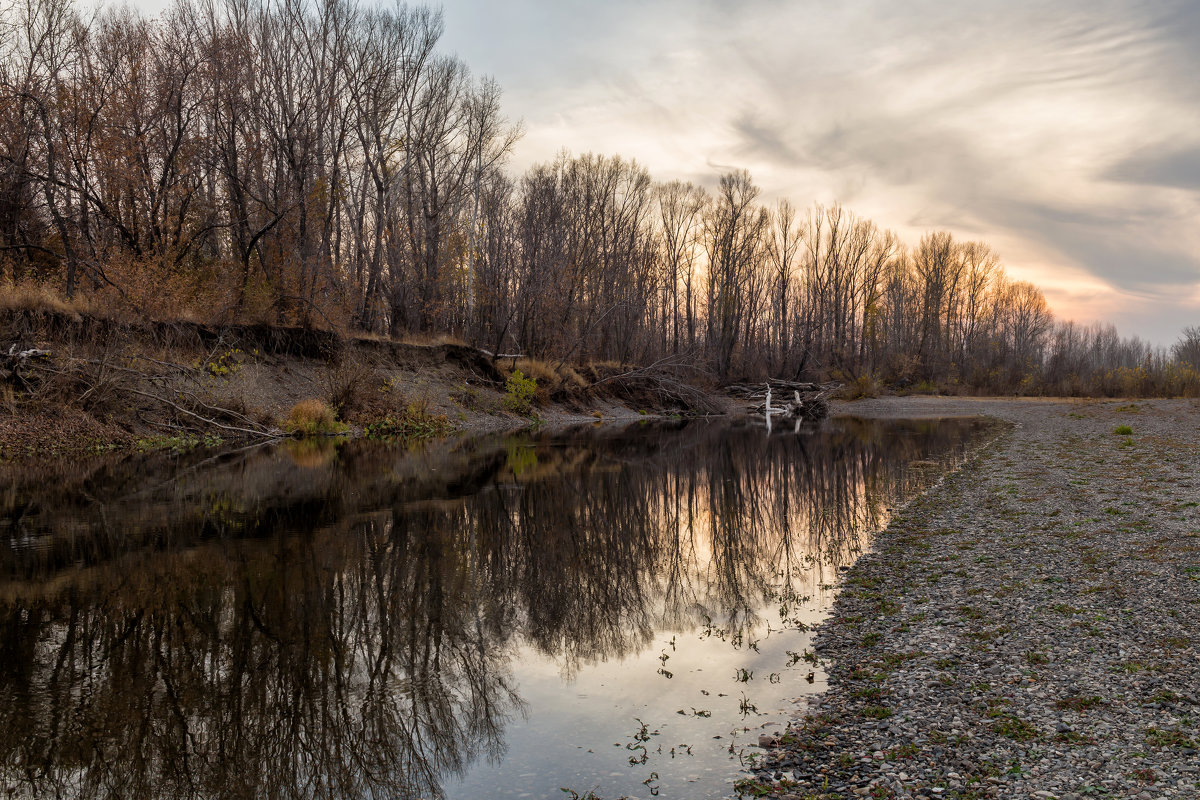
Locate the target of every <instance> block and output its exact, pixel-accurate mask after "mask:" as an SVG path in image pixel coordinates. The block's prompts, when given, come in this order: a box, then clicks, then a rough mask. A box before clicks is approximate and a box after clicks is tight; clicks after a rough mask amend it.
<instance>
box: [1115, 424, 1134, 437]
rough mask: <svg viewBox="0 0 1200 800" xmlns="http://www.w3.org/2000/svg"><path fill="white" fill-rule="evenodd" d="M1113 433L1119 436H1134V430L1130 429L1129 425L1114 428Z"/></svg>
mask: <svg viewBox="0 0 1200 800" xmlns="http://www.w3.org/2000/svg"><path fill="white" fill-rule="evenodd" d="M1113 433H1115V434H1116V435H1117V436H1132V435H1133V428H1131V427H1129V426H1128V425H1118V426H1117V427H1115V428H1113Z"/></svg>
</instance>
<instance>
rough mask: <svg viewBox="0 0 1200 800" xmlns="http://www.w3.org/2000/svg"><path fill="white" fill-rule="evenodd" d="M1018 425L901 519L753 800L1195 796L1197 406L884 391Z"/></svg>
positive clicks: (1199, 708)
mask: <svg viewBox="0 0 1200 800" xmlns="http://www.w3.org/2000/svg"><path fill="white" fill-rule="evenodd" d="M840 410H842V411H844V412H848V413H854V414H857V415H865V416H898V417H912V416H951V415H959V414H985V415H988V416H992V417H996V418H998V419H1001V420H1005V421H1007V422H1009V423H1011V426H1009V427H1006V429H1005V430H1004V431H1003V432H1001V433H1000V434H999V435H998V436H997V437H996V438H995V439H994V440H992V442H991V443H990V444H988V445H986V446H985V447H983V448H981V450H980V451H979V452H977V454H976V455H975V456H974V457H973V458H972V459H971V460H970V461H969V462H968V463H967V464H966V465H965V466H964V467H963V468H961V469H960V470H958V471H957V472H955V473H954V474H952V475H950V476H948V477H947V478H946V479H945V481H944V482H943V483H942V484H940V485H939V486H937V487H935V488H934V489H932V490H931V491H930V492H928V493H927V494H926V495H924V496H923V497H921V498H919V499H918V500H916V501H914V502H913V503H912V504H911V505H909V506H908V507H906V508H905V509H903V510H902V511H901V512H899V513H898V514H897V515H896V516H895V517H894V519H893V521H892V523H891V524H890V525H889V527H888V528H887V530H886V531H884V532H883V533H881V534H880V535H879V536H878V538H877V540H876V546H875V550H874V551H873V552H872V553H870V554H869V555H867V556H864V557H863V558H862V559H861V560H860V561H859V562H858V563H857V565H856V566H855V567H854V568H853V570H852V571H851V572H850V573H849V574H848V575H847V576H846V578H845V582H844V586H843V589H842V591H841V593H840V595H839V598H838V600H837V603H836V605H835V609H834V612H833V615H832V617H831V618H830V620H829V621H828V622H827V623H826V624H825V625H824V627H823V629H822V631H821V632H820V635H819V638H818V640H817V641H818V646H819V655H820V657H821V659H822V662H823V663H824V665H825V667H826V669H827V670H828V671H829V681H830V689H829V690H828V692H827V693H826V694H825V695H824V696H823V697H822V699H821V701H820V703H819V704H818V705H817V706H815V707H810V708H809V709H808V713H807V714H806V716H805V717H804V718H803V719H801V720H798V721H797V722H796V723H795V724H794V725H793V726H792V727H791V729H790V730H789V731H788V733H787V734H786V735H784V736H783V737H781V738H780V740H779V741H778V742H776V743H775V744H774V746H772V747H770V748H768V752H767V757H766V758H765V760H764V762H763V763H762V767H761V769H760V770H759V771H758V776H757V777H758V780H757V782H756V784H755V786H753V787H752V788H753V789H754V791H755V793H756V794H758V796H771V797H784V798H800V797H803V798H840V797H847V798H849V797H860V796H861V797H905V798H907V797H951V798H980V797H1034V798H1062V799H1063V800H1067V798H1083V797H1093V796H1104V797H1142V798H1149V797H1195V796H1197V795H1198V794H1200V754H1198V748H1200V744H1198V743H1200V692H1198V690H1197V687H1198V686H1200V613H1198V612H1200V508H1198V506H1197V500H1200V496H1198V493H1197V481H1198V478H1197V475H1200V404H1198V403H1197V402H1195V401H1166V400H1153V401H1140V402H1137V403H1128V402H1123V401H1107V402H1099V401H1074V402H1071V401H1062V402H1047V401H1003V400H999V401H998V400H968V399H962V400H960V399H944V400H943V399H938V398H903V399H902V398H894V399H890V400H871V401H864V402H860V403H852V404H846V405H843V406H842V407H841V409H840Z"/></svg>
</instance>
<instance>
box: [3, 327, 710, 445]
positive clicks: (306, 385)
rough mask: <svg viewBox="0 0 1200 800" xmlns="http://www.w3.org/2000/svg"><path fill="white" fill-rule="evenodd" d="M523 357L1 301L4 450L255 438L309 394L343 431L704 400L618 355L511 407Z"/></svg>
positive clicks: (506, 423)
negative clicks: (595, 370)
mask: <svg viewBox="0 0 1200 800" xmlns="http://www.w3.org/2000/svg"><path fill="white" fill-rule="evenodd" d="M22 353H24V354H26V355H25V356H24V357H22V356H21V355H20V354H22ZM519 366H520V364H519V362H515V361H514V362H512V363H508V362H507V361H506V362H504V363H499V364H497V363H493V361H492V360H491V359H490V358H489V357H487V356H486V355H485V354H484V353H482V352H481V351H479V350H476V349H474V348H471V347H465V346H463V345H459V344H454V343H430V344H420V343H402V342H395V341H391V340H384V339H374V338H345V337H339V336H337V335H334V334H332V333H329V332H325V331H314V330H306V329H301V328H275V327H270V326H265V325H227V326H221V327H212V326H206V325H201V324H196V323H188V322H177V323H119V322H116V321H113V320H108V319H99V318H94V317H85V316H80V315H73V314H67V313H59V312H51V311H20V310H12V309H9V310H5V311H3V312H0V457H7V458H25V457H40V456H45V455H58V456H62V455H70V454H79V453H94V452H103V451H105V450H110V449H130V448H134V449H155V448H156V447H160V446H164V445H165V446H168V447H169V446H173V443H181V444H184V445H185V446H186V445H187V444H189V443H195V442H197V441H199V442H201V443H211V442H214V441H216V440H217V439H219V440H220V441H222V442H224V443H230V442H235V441H239V440H246V439H251V440H252V439H254V438H256V437H261V436H264V435H269V434H270V433H271V432H275V433H278V432H279V431H280V430H282V429H283V428H284V427H286V418H287V416H288V414H289V410H290V409H292V407H293V406H295V405H296V404H297V403H299V402H301V401H307V400H318V401H321V402H322V403H325V404H327V405H328V406H330V407H331V408H332V409H334V411H335V412H336V413H337V416H338V421H339V423H345V425H347V426H348V427H349V431H350V432H351V433H354V432H361V431H362V430H363V429H364V428H366V427H367V426H369V425H371V424H372V423H378V422H379V421H380V420H383V419H388V418H391V419H404V420H406V421H407V422H411V423H412V424H413V425H414V426H415V427H416V428H418V429H421V430H430V431H436V432H437V433H445V432H447V431H450V430H453V431H455V432H459V433H469V434H470V433H486V432H489V431H499V430H508V429H515V428H521V427H525V426H528V425H530V424H532V423H534V422H535V421H536V422H540V423H549V424H567V423H571V422H579V421H582V420H591V419H594V418H595V417H601V418H608V419H614V418H616V419H628V418H636V417H637V416H638V415H639V412H640V413H648V412H660V413H663V412H670V411H672V410H677V409H681V407H684V406H686V405H687V401H688V400H689V399H691V400H696V401H699V402H700V403H702V404H709V405H710V406H711V404H710V400H711V398H706V397H705V396H704V394H703V393H702V392H699V391H698V390H695V389H694V388H693V387H688V386H683V385H680V388H681V389H682V390H684V391H686V392H689V393H691V395H690V396H689V397H673V396H671V392H670V391H669V387H668V391H666V392H658V391H655V389H657V388H661V386H659V387H648V386H647V385H646V383H645V379H644V378H641V379H638V378H634V379H630V380H625V381H622V380H617V379H614V376H615V375H619V373H620V368H617V367H613V366H609V367H605V369H606V370H607V372H605V373H604V375H603V376H602V377H603V378H604V379H605V380H603V381H602V385H600V386H597V387H595V388H593V387H591V386H589V379H590V380H591V381H593V382H595V381H596V379H597V376H595V375H589V376H587V377H582V376H580V375H579V374H578V373H576V372H574V371H573V370H570V369H569V368H566V369H563V370H562V371H563V373H564V374H568V375H569V376H570V378H571V380H570V381H567V380H565V379H564V380H563V381H562V382H561V383H559V384H558V385H548V383H550V382H548V381H546V380H544V379H543V381H542V382H541V383H540V385H539V387H538V389H537V392H536V393H535V394H534V395H533V396H531V397H530V398H528V400H529V401H530V404H529V405H528V406H526V407H524V408H518V407H516V406H514V404H513V403H511V402H506V398H507V395H508V394H509V392H508V387H507V385H506V377H507V373H508V372H511V370H512V369H513V368H519ZM526 369H527V370H528V367H527V368H526ZM543 371H545V369H544V370H543ZM551 377H553V378H555V379H556V380H557V378H558V376H557V375H553V376H551ZM639 380H640V381H641V382H640V383H639V382H638V381H639ZM681 399H682V400H683V402H682V403H681V402H679V401H680V400H681ZM706 410H712V408H711V407H709V408H707V409H706ZM435 421H436V423H435Z"/></svg>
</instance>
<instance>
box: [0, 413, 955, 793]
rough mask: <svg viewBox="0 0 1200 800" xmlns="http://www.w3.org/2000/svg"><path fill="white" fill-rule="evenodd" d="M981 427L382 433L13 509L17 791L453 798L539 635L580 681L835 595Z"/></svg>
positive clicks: (6, 683)
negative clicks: (775, 604) (549, 435)
mask: <svg viewBox="0 0 1200 800" xmlns="http://www.w3.org/2000/svg"><path fill="white" fill-rule="evenodd" d="M960 436H961V432H960V431H959V430H951V429H949V428H947V427H946V426H937V425H926V426H923V427H921V426H909V427H908V428H906V429H904V430H901V431H899V433H898V434H897V431H895V430H891V431H885V430H884V429H883V428H882V427H881V426H880V425H878V424H876V423H865V422H853V421H839V422H837V423H836V424H831V425H829V426H826V427H825V428H823V429H822V430H821V431H819V432H812V433H808V434H806V435H802V436H793V435H790V434H786V435H775V436H771V437H769V438H768V437H766V435H765V433H764V432H763V431H761V430H755V429H751V428H748V429H743V430H735V431H730V430H728V429H725V428H722V427H717V426H707V425H703V424H693V425H688V426H683V427H682V429H681V430H676V431H663V430H659V429H654V428H643V429H635V430H634V431H631V432H621V433H614V434H599V435H597V436H595V437H592V438H590V439H588V440H586V441H584V440H580V439H578V438H575V437H559V438H553V439H542V440H539V441H528V442H526V441H515V440H508V441H497V442H494V443H493V444H491V445H473V446H472V448H471V449H469V450H467V451H464V450H463V449H461V448H457V449H454V450H451V451H449V452H442V453H440V454H439V453H436V452H432V451H429V452H426V451H422V452H418V453H415V454H406V453H402V452H399V451H397V450H389V449H386V448H377V447H376V448H372V447H369V446H367V445H365V444H356V445H354V446H351V447H347V448H343V449H342V451H341V452H340V453H338V454H337V456H336V457H334V458H330V459H328V460H327V461H324V462H322V463H319V464H318V465H317V466H316V467H313V466H312V462H311V461H310V462H309V463H308V465H307V466H304V467H297V465H296V463H295V460H294V459H289V458H288V457H287V456H286V454H280V453H273V454H272V453H255V454H252V455H247V456H246V457H244V458H235V459H232V460H229V461H228V462H222V463H219V464H217V465H215V467H214V466H213V465H205V464H201V465H200V466H199V467H197V464H189V465H187V468H188V469H189V470H190V472H189V473H188V476H186V477H184V478H181V479H180V480H179V481H177V482H175V483H171V482H169V481H167V482H165V483H154V482H153V479H152V480H151V482H150V483H149V484H143V485H134V484H133V483H131V482H130V480H129V479H127V478H122V477H121V476H120V475H116V476H110V477H113V478H114V481H113V483H114V485H116V486H118V487H120V490H119V491H118V490H110V493H109V494H110V495H111V496H114V497H123V498H126V499H127V500H128V502H126V501H124V500H121V501H113V502H111V503H108V504H106V505H105V506H104V508H102V509H101V510H102V511H103V512H104V513H103V514H100V515H99V516H101V517H103V519H102V520H99V521H97V520H96V519H94V518H87V517H86V514H85V513H84V511H83V510H82V509H78V508H77V509H74V515H73V516H71V519H72V520H73V522H72V525H71V531H72V535H71V536H69V537H64V536H63V535H62V532H61V531H60V530H58V529H56V528H55V527H54V519H55V514H56V513H58V511H61V510H62V509H61V504H59V505H55V501H54V498H53V497H50V498H46V497H42V498H39V497H37V496H36V495H25V496H22V497H21V498H19V499H18V500H16V501H13V502H11V503H10V505H8V506H6V507H5V508H4V509H2V510H3V511H4V513H5V514H7V517H6V518H5V519H6V526H5V527H6V528H7V530H8V531H10V532H11V533H12V534H13V535H10V537H9V542H8V549H7V551H6V552H5V554H4V560H3V564H4V565H5V568H6V571H7V572H8V574H9V575H10V580H9V581H8V582H7V584H6V585H3V586H0V626H3V633H2V637H0V757H2V762H3V765H4V766H3V768H2V771H0V779H3V780H4V781H5V782H6V784H8V785H9V786H13V787H17V788H18V790H23V791H24V792H26V793H29V794H38V795H47V796H56V795H57V796H83V797H94V796H120V797H131V798H136V797H194V796H228V797H293V796H295V797H299V796H303V797H348V796H374V795H388V796H398V797H410V796H419V795H423V794H425V795H427V794H431V793H436V792H437V788H438V786H439V785H440V784H441V783H442V782H443V780H444V779H445V778H446V777H447V776H450V775H453V774H455V773H459V772H461V771H462V770H463V769H464V768H465V767H466V766H467V765H468V764H470V763H471V762H472V761H473V760H474V759H477V758H480V757H487V758H496V757H499V756H500V755H501V754H502V751H503V735H502V734H503V728H504V724H505V721H506V720H507V719H509V718H510V717H511V716H512V715H514V714H517V713H520V712H521V701H520V699H519V697H518V696H517V695H516V693H515V691H513V688H512V687H513V685H514V684H513V679H512V677H511V675H510V670H511V669H513V668H514V667H515V665H514V664H513V663H512V651H513V649H514V648H515V647H516V646H517V645H519V644H521V643H522V642H531V643H533V644H534V646H536V647H537V648H539V649H540V650H541V651H543V652H545V653H547V654H549V655H551V656H552V657H554V658H556V659H559V660H560V663H562V664H563V665H564V668H565V669H567V670H568V671H569V670H571V669H574V668H575V666H576V665H578V664H580V663H586V662H588V661H592V660H597V659H603V658H613V657H620V656H621V655H623V654H627V653H631V652H635V651H637V650H639V649H641V648H643V647H644V646H646V644H647V642H648V641H649V640H650V638H651V636H652V635H653V632H654V631H655V630H657V629H662V628H684V627H687V626H691V625H693V624H695V622H696V621H697V619H699V616H700V615H701V614H703V613H707V614H710V615H716V614H724V615H726V616H727V617H728V618H729V619H736V620H738V621H739V622H746V621H747V620H748V617H747V615H748V614H752V611H753V609H754V608H756V607H759V606H761V605H762V602H763V600H764V598H765V597H766V596H767V595H769V594H770V593H772V592H777V591H779V588H780V587H781V586H783V587H790V588H791V589H793V590H794V591H796V592H797V593H809V592H811V590H812V589H813V588H814V587H815V586H816V585H817V584H818V583H820V582H821V581H824V580H827V579H828V575H827V574H826V573H824V572H822V570H821V568H816V567H814V565H815V564H820V565H824V566H825V568H828V567H830V566H836V564H838V563H841V562H843V561H845V560H847V559H849V558H851V557H852V555H853V553H854V552H855V551H856V549H857V548H859V547H861V546H862V544H863V538H862V534H861V531H862V530H863V529H864V528H871V527H876V526H877V525H878V524H879V523H880V522H881V521H882V519H883V515H884V514H885V508H886V507H887V506H888V505H890V504H892V503H893V502H895V500H896V498H898V497H901V496H903V495H904V494H905V493H906V492H907V491H909V490H911V489H912V488H913V485H912V484H913V483H914V482H918V483H919V481H920V480H921V476H923V475H925V474H927V472H928V471H927V470H921V469H913V468H911V467H910V464H911V462H912V461H914V460H916V459H922V458H928V457H929V455H930V454H931V453H934V454H937V453H940V454H948V453H950V452H952V451H953V450H954V449H955V448H956V447H958V444H957V443H958V442H959V440H960ZM435 466H436V470H435V469H434V467H435ZM105 469H106V471H108V472H119V470H117V469H115V468H111V469H110V468H108V467H106V468H105ZM87 480H88V482H89V487H90V489H91V491H92V492H93V494H94V495H97V496H103V494H104V493H103V489H104V485H105V484H104V481H102V480H100V479H99V478H97V477H96V476H95V475H91V476H89V477H88V479H87ZM61 485H62V482H58V483H57V484H56V483H54V482H49V483H46V486H47V490H48V491H49V492H51V493H53V492H54V491H61V488H58V489H56V488H55V487H56V486H58V487H61ZM148 485H149V486H150V487H151V488H147V486H148ZM153 486H166V487H171V488H169V498H168V499H170V498H175V499H176V500H178V501H179V502H177V503H172V502H161V500H162V498H161V497H159V496H158V495H156V494H155V491H157V490H154V489H153V488H152V487H153ZM122 493H124V494H122ZM181 498H190V500H189V502H190V503H191V505H188V504H187V503H185V502H183V500H182V499H181ZM10 500H11V498H10ZM139 500H140V501H141V502H139ZM200 505H202V506H203V507H201V508H198V506H200ZM14 508H15V509H18V511H17V512H14V511H13V510H12V509H14ZM214 508H216V509H218V511H215V512H214V511H213V510H212V509H214ZM56 510H57V511H56ZM94 511H95V510H94V509H93V512H94ZM126 511H127V512H129V513H118V512H126ZM218 522H219V524H218ZM16 532H20V534H21V535H20V536H18V535H16ZM39 532H41V535H42V537H43V538H46V539H48V540H51V541H52V545H48V546H45V547H42V546H39V545H38V542H39V541H40V539H39ZM85 534H86V535H85ZM81 540H82V541H81ZM100 540H102V541H100ZM98 541H99V542H100V543H97V542H98ZM72 559H73V560H74V562H75V563H76V564H80V563H81V564H82V566H71V565H70V563H71V560H72Z"/></svg>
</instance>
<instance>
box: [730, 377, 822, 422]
mask: <svg viewBox="0 0 1200 800" xmlns="http://www.w3.org/2000/svg"><path fill="white" fill-rule="evenodd" d="M841 387H842V385H841V384H840V383H805V382H801V381H785V380H780V379H778V378H772V379H770V380H768V381H766V382H765V383H735V384H732V385H730V386H726V387H725V392H726V394H729V395H730V396H732V397H736V398H738V399H740V400H745V401H747V402H748V403H752V404H753V405H749V406H747V411H749V412H750V413H752V414H763V415H765V416H767V417H773V416H778V417H783V418H785V419H803V420H819V419H824V418H825V417H826V416H828V415H829V398H830V397H831V396H832V395H833V393H834V392H836V391H837V390H838V389H840V388H841Z"/></svg>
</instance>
